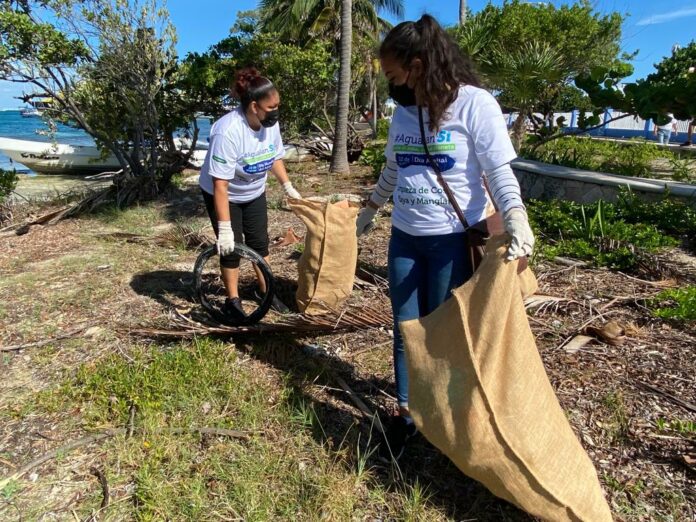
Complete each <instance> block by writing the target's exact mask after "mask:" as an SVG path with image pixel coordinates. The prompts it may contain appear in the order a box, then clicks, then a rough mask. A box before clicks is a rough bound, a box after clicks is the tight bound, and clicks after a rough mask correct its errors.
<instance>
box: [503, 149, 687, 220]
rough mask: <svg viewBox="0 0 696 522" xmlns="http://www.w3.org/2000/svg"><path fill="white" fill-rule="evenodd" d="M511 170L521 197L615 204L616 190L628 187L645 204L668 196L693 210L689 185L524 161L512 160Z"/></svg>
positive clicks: (617, 192)
mask: <svg viewBox="0 0 696 522" xmlns="http://www.w3.org/2000/svg"><path fill="white" fill-rule="evenodd" d="M512 169H513V171H514V172H515V175H516V176H517V179H518V180H519V182H520V187H521V189H522V196H523V197H524V198H533V199H565V200H569V201H575V202H577V203H593V202H595V201H598V200H603V201H615V200H616V198H617V196H618V194H619V188H621V187H628V188H630V189H631V191H633V192H634V193H635V194H637V195H639V196H640V197H642V198H644V199H646V200H648V201H657V200H660V199H662V198H663V197H664V196H665V194H668V195H669V196H670V197H673V198H677V199H680V200H682V201H685V202H687V203H689V204H690V205H691V206H692V207H694V208H696V185H691V184H688V183H678V182H676V181H660V180H654V179H646V178H633V177H629V176H618V175H615V174H604V173H601V172H591V171H587V170H580V169H572V168H569V167H561V166H558V165H549V164H548V163H541V162H538V161H531V160H525V159H517V160H515V161H514V162H513V163H512Z"/></svg>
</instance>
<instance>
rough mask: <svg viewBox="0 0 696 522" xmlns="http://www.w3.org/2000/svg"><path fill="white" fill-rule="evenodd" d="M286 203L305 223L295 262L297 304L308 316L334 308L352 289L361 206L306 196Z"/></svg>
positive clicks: (337, 306)
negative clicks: (305, 231)
mask: <svg viewBox="0 0 696 522" xmlns="http://www.w3.org/2000/svg"><path fill="white" fill-rule="evenodd" d="M289 204H290V208H291V209H292V211H293V212H294V213H295V214H296V215H297V216H299V218H300V219H302V221H303V222H304V224H305V225H306V226H307V235H306V237H305V245H304V252H303V253H302V257H300V261H299V264H298V271H299V275H298V280H297V283H298V288H297V295H296V300H297V306H298V308H299V309H300V312H303V313H305V314H308V315H320V314H324V313H326V312H328V311H330V310H336V309H338V308H339V307H340V306H341V304H342V303H343V301H345V299H346V298H348V296H349V295H350V293H351V291H352V290H353V280H354V278H355V266H356V264H357V261H358V239H357V237H356V235H355V221H356V219H357V216H358V210H360V205H359V204H357V203H353V202H349V201H346V200H343V201H339V202H337V203H330V202H327V201H310V200H306V199H301V200H300V199H293V200H290V201H289Z"/></svg>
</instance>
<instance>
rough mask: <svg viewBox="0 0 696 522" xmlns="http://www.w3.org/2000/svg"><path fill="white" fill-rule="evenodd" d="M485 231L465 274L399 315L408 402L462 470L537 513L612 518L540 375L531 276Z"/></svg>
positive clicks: (593, 520)
mask: <svg viewBox="0 0 696 522" xmlns="http://www.w3.org/2000/svg"><path fill="white" fill-rule="evenodd" d="M504 255H505V239H504V236H498V237H495V238H493V239H491V240H490V241H489V244H488V246H487V253H486V256H485V257H484V259H483V262H482V263H481V266H480V267H479V268H478V270H477V271H476V273H475V274H474V276H473V278H472V279H471V280H469V281H468V282H467V283H465V284H464V285H462V286H461V287H459V288H457V289H456V290H455V291H454V292H453V294H454V297H453V298H452V299H449V300H447V301H446V302H445V303H444V304H443V305H441V306H440V307H439V308H438V309H437V310H435V311H434V312H433V313H432V314H430V315H428V316H427V317H424V318H421V319H416V320H413V321H406V322H403V323H401V325H400V326H401V332H402V334H403V337H404V342H405V344H406V353H407V359H408V374H409V408H410V410H411V414H412V415H413V418H414V420H415V422H416V425H417V427H418V429H419V430H420V431H421V432H422V433H423V435H425V437H426V438H427V439H428V440H429V441H430V442H431V443H432V444H433V445H435V446H436V447H437V448H439V449H440V451H442V452H443V453H444V454H445V455H447V456H448V457H449V458H450V459H451V460H452V462H454V463H455V464H456V465H457V467H459V469H461V470H462V471H463V472H464V473H465V474H466V475H468V476H470V477H472V478H474V479H476V480H478V481H479V482H481V483H482V484H484V485H485V486H486V487H487V488H488V489H489V490H490V491H491V492H493V493H494V494H495V495H497V496H499V497H501V498H504V499H505V500H507V501H509V502H511V503H513V504H515V505H517V506H518V507H520V508H521V509H523V510H525V511H527V512H529V513H531V514H532V515H535V516H537V517H540V518H542V519H545V520H558V521H560V520H574V521H578V520H582V521H587V522H603V521H610V520H611V519H612V518H611V513H610V511H609V506H608V505H607V503H606V501H605V499H604V495H603V493H602V489H601V487H600V484H599V480H598V479H597V473H596V471H595V469H594V466H593V465H592V462H591V461H590V459H589V457H588V456H587V454H586V453H585V451H584V449H583V448H582V446H581V445H580V443H579V442H578V440H577V438H576V437H575V435H574V433H573V431H572V429H571V427H570V425H569V424H568V421H567V420H566V417H565V415H564V413H563V410H562V409H561V406H560V405H559V403H558V400H557V399H556V395H555V394H554V391H553V388H552V387H551V384H550V382H549V380H548V377H547V376H546V372H545V370H544V366H543V364H542V361H541V357H540V356H539V352H538V351H537V348H536V344H535V341H534V336H533V335H532V332H531V330H530V328H529V323H528V321H527V316H526V313H525V309H524V304H523V296H526V295H530V294H532V293H534V292H535V291H536V279H535V277H534V275H533V274H532V272H531V271H530V270H529V269H527V270H524V271H523V272H522V273H521V274H519V275H518V273H517V263H508V262H505V261H504Z"/></svg>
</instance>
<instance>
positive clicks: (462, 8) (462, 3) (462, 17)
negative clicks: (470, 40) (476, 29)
mask: <svg viewBox="0 0 696 522" xmlns="http://www.w3.org/2000/svg"><path fill="white" fill-rule="evenodd" d="M464 22H466V0H459V25H464Z"/></svg>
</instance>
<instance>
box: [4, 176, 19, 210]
mask: <svg viewBox="0 0 696 522" xmlns="http://www.w3.org/2000/svg"><path fill="white" fill-rule="evenodd" d="M18 181H19V177H18V176H17V171H16V170H3V169H0V203H3V202H4V201H5V199H7V197H8V196H9V195H10V194H11V193H12V191H13V190H14V189H15V187H16V186H17V182H18Z"/></svg>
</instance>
